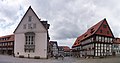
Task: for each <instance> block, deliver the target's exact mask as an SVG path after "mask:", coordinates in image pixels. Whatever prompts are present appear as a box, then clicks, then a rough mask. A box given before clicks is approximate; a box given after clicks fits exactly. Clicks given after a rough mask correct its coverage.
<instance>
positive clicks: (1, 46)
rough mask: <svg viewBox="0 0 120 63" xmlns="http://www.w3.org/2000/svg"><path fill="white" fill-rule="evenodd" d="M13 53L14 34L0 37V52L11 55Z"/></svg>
mask: <svg viewBox="0 0 120 63" xmlns="http://www.w3.org/2000/svg"><path fill="white" fill-rule="evenodd" d="M13 53H14V35H13V34H12V35H6V36H1V37H0V54H8V55H12V54H13Z"/></svg>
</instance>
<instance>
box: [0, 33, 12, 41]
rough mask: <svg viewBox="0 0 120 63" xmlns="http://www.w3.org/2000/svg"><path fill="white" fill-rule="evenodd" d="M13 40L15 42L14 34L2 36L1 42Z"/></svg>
mask: <svg viewBox="0 0 120 63" xmlns="http://www.w3.org/2000/svg"><path fill="white" fill-rule="evenodd" d="M4 39H6V40H4ZM11 41H13V42H14V34H11V35H6V36H1V37H0V42H11Z"/></svg>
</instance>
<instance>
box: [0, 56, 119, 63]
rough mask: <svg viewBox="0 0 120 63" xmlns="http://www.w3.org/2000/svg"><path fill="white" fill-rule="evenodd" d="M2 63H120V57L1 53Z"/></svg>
mask: <svg viewBox="0 0 120 63" xmlns="http://www.w3.org/2000/svg"><path fill="white" fill-rule="evenodd" d="M0 63H120V57H109V58H102V59H92V58H91V59H83V58H73V57H65V58H64V60H62V59H61V58H59V59H54V58H51V59H27V58H15V57H12V56H6V55H0Z"/></svg>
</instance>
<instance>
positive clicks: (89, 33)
mask: <svg viewBox="0 0 120 63" xmlns="http://www.w3.org/2000/svg"><path fill="white" fill-rule="evenodd" d="M104 22H105V23H106V24H107V21H106V19H103V20H101V21H100V22H98V23H97V24H95V25H94V26H92V27H91V28H89V29H88V30H87V32H85V33H84V34H82V35H81V36H79V37H78V38H77V39H76V41H75V43H74V44H73V46H72V47H75V46H79V45H80V42H81V41H82V40H84V39H86V38H88V37H90V36H92V35H94V34H100V33H98V30H99V28H100V26H101V25H102V23H104ZM108 28H109V26H108ZM109 29H110V28H109ZM110 32H111V30H110ZM103 35H106V36H111V35H112V36H113V34H112V32H111V34H104V33H103Z"/></svg>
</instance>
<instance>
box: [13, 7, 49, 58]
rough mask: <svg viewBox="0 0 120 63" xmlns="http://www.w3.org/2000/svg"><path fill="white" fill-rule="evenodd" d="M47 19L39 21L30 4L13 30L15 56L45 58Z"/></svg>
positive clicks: (47, 36)
mask: <svg viewBox="0 0 120 63" xmlns="http://www.w3.org/2000/svg"><path fill="white" fill-rule="evenodd" d="M49 26H50V25H49V24H48V23H47V21H41V19H39V18H38V16H37V15H36V13H35V12H34V11H33V9H32V8H31V6H30V7H29V8H28V10H27V11H26V13H25V15H24V16H23V18H22V19H21V21H20V23H19V24H18V26H17V28H16V29H15V31H14V37H15V41H14V42H15V43H14V55H15V57H27V58H47V57H48V42H49V40H50V38H49V34H48V29H49Z"/></svg>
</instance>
